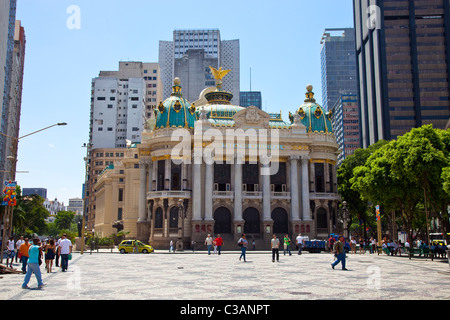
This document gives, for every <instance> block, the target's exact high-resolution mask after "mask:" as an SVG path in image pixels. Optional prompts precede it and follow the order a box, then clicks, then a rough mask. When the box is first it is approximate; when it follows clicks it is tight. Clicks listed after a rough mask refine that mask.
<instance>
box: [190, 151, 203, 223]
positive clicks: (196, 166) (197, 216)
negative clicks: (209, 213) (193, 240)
mask: <svg viewBox="0 0 450 320" xmlns="http://www.w3.org/2000/svg"><path fill="white" fill-rule="evenodd" d="M201 161H202V154H201V153H200V154H194V163H193V164H192V180H193V181H192V220H201V219H202V217H201V212H202V165H201Z"/></svg>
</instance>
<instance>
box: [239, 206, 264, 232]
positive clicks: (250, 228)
mask: <svg viewBox="0 0 450 320" xmlns="http://www.w3.org/2000/svg"><path fill="white" fill-rule="evenodd" d="M242 216H243V218H244V220H245V223H244V233H257V234H259V233H260V217H259V211H258V210H257V209H255V208H252V207H250V208H247V209H245V211H244V213H243V215H242Z"/></svg>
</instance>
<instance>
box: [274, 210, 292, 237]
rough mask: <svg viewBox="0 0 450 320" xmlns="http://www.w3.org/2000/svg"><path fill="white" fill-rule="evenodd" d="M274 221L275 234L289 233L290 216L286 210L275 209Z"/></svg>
mask: <svg viewBox="0 0 450 320" xmlns="http://www.w3.org/2000/svg"><path fill="white" fill-rule="evenodd" d="M272 220H273V233H284V234H287V233H289V232H288V229H289V225H288V214H287V212H286V210H284V209H283V208H275V209H274V210H273V211H272Z"/></svg>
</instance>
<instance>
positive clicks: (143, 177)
mask: <svg viewBox="0 0 450 320" xmlns="http://www.w3.org/2000/svg"><path fill="white" fill-rule="evenodd" d="M139 170H140V176H139V219H138V222H145V221H146V220H147V219H146V205H145V204H146V198H147V163H146V161H145V160H141V161H139Z"/></svg>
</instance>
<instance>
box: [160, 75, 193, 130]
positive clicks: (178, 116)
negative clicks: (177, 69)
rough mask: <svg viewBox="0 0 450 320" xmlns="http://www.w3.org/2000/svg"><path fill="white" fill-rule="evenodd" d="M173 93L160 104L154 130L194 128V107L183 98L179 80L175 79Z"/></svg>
mask: <svg viewBox="0 0 450 320" xmlns="http://www.w3.org/2000/svg"><path fill="white" fill-rule="evenodd" d="M172 88H173V92H172V94H171V95H170V97H169V98H167V99H166V100H165V101H164V102H160V104H159V106H158V108H157V109H155V113H156V129H161V128H194V123H195V121H196V120H197V117H196V114H195V105H194V104H192V105H191V103H190V102H189V101H187V100H186V99H185V98H183V96H182V94H181V86H180V80H179V79H178V78H175V80H174V86H173V87H172Z"/></svg>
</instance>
